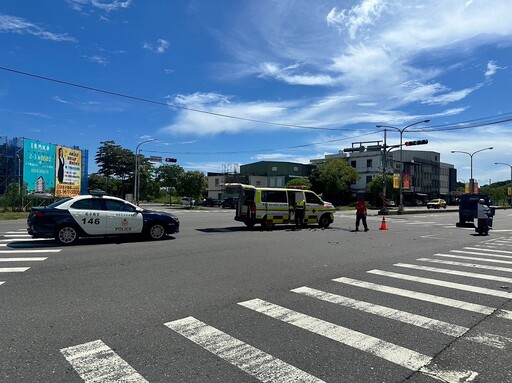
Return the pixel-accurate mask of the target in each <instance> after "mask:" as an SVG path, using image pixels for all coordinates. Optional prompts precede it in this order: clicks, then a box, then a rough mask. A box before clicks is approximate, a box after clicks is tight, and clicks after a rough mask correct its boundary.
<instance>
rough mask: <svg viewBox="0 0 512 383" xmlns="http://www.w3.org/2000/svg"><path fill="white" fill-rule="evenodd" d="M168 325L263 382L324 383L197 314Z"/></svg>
mask: <svg viewBox="0 0 512 383" xmlns="http://www.w3.org/2000/svg"><path fill="white" fill-rule="evenodd" d="M164 325H165V326H167V327H169V328H170V329H172V330H174V331H176V332H177V333H178V334H180V335H182V336H184V337H185V338H187V339H189V340H191V341H192V342H194V343H196V344H198V345H199V346H201V347H203V348H204V349H206V350H208V351H209V352H211V353H212V354H214V355H217V356H218V357H220V358H222V359H224V360H225V361H227V362H229V363H231V364H232V365H234V366H236V367H238V368H239V369H240V370H242V371H244V372H246V373H247V374H249V375H251V376H254V377H255V378H256V379H258V380H260V381H262V382H268V383H271V382H272V383H273V382H276V383H287V382H310V383H322V382H324V381H323V380H320V379H318V378H316V377H314V376H313V375H310V374H308V373H307V372H304V371H302V370H300V369H298V368H297V367H294V366H292V365H290V364H288V363H285V362H283V361H282V360H281V359H278V358H274V357H273V356H272V355H270V354H267V353H266V352H263V351H261V350H259V349H257V348H255V347H253V346H251V345H249V344H247V343H244V342H242V341H241V340H239V339H237V338H234V337H232V336H231V335H228V334H226V333H224V332H222V331H220V330H218V329H216V328H215V327H212V326H209V325H207V324H206V323H204V322H201V321H200V320H197V319H196V318H194V317H186V318H183V319H179V320H176V321H172V322H168V323H165V324H164Z"/></svg>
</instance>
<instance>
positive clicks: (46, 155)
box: [23, 138, 55, 193]
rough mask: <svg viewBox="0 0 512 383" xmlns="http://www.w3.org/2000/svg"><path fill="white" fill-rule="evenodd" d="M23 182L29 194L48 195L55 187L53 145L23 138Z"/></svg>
mask: <svg viewBox="0 0 512 383" xmlns="http://www.w3.org/2000/svg"><path fill="white" fill-rule="evenodd" d="M23 142H24V143H23V182H24V183H26V185H27V191H28V192H29V193H49V192H51V191H52V189H53V188H54V187H55V145H53V144H49V143H46V142H40V141H35V140H30V139H28V138H25V139H24V141H23Z"/></svg>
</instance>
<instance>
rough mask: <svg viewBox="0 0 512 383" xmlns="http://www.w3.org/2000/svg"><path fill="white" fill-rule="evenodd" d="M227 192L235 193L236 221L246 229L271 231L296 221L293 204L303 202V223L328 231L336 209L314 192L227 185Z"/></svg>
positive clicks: (296, 189) (298, 189) (297, 189)
mask: <svg viewBox="0 0 512 383" xmlns="http://www.w3.org/2000/svg"><path fill="white" fill-rule="evenodd" d="M225 186H226V189H227V190H230V191H233V190H238V191H239V196H238V204H237V208H236V215H235V221H239V222H243V223H244V224H245V225H246V226H248V227H253V226H254V225H256V224H258V223H259V224H261V226H262V227H263V228H264V229H266V230H270V229H271V228H272V227H273V226H274V225H277V224H290V223H294V222H295V216H294V212H295V204H296V202H297V201H301V200H304V201H306V209H305V213H304V222H303V224H306V225H307V224H318V225H319V226H320V227H321V228H327V227H329V225H330V224H331V223H332V222H333V221H334V212H335V211H336V209H335V208H334V206H333V205H332V204H331V203H330V202H325V201H323V200H322V199H321V198H320V197H319V196H318V195H317V194H316V193H315V192H313V191H311V190H303V189H300V188H262V187H256V186H252V185H246V184H238V183H237V184H235V183H229V184H226V185H225Z"/></svg>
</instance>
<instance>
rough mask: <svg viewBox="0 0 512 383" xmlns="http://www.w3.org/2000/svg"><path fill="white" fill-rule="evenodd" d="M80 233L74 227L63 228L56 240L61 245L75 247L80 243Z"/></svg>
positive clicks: (60, 229) (58, 232)
mask: <svg viewBox="0 0 512 383" xmlns="http://www.w3.org/2000/svg"><path fill="white" fill-rule="evenodd" d="M78 238H79V236H78V231H77V230H76V229H75V228H74V227H73V226H61V227H60V228H59V230H58V231H57V235H56V236H55V239H56V240H57V242H59V243H60V244H61V245H74V244H75V243H77V242H78Z"/></svg>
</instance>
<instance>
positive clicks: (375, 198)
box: [366, 175, 396, 206]
mask: <svg viewBox="0 0 512 383" xmlns="http://www.w3.org/2000/svg"><path fill="white" fill-rule="evenodd" d="M383 186H384V185H383V182H382V175H378V176H375V177H373V179H372V180H371V181H370V182H368V184H367V185H366V188H367V189H368V190H369V191H370V193H371V194H372V204H374V205H376V206H381V205H382V197H383V196H382V192H383V191H384V190H383ZM394 190H395V189H393V176H390V175H386V196H385V197H386V199H387V200H389V199H392V198H393V193H396V192H394Z"/></svg>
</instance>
